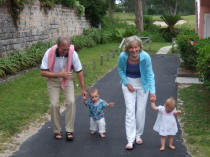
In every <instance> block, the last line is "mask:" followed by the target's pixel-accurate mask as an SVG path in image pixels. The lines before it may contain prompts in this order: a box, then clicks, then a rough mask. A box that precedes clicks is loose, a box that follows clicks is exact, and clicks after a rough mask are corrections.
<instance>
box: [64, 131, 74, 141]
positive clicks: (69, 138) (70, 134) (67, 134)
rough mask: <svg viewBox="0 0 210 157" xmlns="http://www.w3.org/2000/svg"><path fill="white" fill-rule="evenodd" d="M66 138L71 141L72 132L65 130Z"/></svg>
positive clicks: (72, 137)
mask: <svg viewBox="0 0 210 157" xmlns="http://www.w3.org/2000/svg"><path fill="white" fill-rule="evenodd" d="M66 140H67V141H73V140H74V136H73V133H72V132H66Z"/></svg>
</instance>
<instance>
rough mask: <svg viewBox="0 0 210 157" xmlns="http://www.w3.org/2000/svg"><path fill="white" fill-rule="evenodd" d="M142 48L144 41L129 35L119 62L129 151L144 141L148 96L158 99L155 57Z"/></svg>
mask: <svg viewBox="0 0 210 157" xmlns="http://www.w3.org/2000/svg"><path fill="white" fill-rule="evenodd" d="M142 47H143V45H142V41H141V39H140V38H138V37H137V36H131V37H128V38H126V40H125V49H124V51H125V52H121V54H120V56H119V58H118V64H117V69H118V72H119V74H120V78H121V83H122V91H123V95H124V99H125V106H126V115H125V129H126V136H127V141H128V143H127V145H126V146H125V148H126V149H127V150H131V149H133V144H134V142H136V144H142V143H143V140H142V139H141V135H142V134H143V130H144V123H145V109H146V103H147V98H148V95H149V94H150V101H151V102H155V101H156V95H155V80H154V73H153V70H152V62H151V58H150V56H149V54H148V53H146V52H145V51H144V50H142Z"/></svg>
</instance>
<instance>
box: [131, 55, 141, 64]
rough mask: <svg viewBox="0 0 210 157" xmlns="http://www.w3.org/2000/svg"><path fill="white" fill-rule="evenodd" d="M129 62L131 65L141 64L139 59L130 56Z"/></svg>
mask: <svg viewBox="0 0 210 157" xmlns="http://www.w3.org/2000/svg"><path fill="white" fill-rule="evenodd" d="M128 62H129V63H130V64H139V57H137V58H133V57H132V56H129V57H128Z"/></svg>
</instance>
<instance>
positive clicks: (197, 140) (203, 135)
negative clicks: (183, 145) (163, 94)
mask: <svg viewBox="0 0 210 157" xmlns="http://www.w3.org/2000/svg"><path fill="white" fill-rule="evenodd" d="M178 95H179V99H181V100H182V101H183V104H182V105H180V106H179V108H180V107H181V109H182V111H183V113H182V114H181V123H182V124H183V126H182V128H183V130H184V138H185V139H186V141H187V146H188V148H189V149H190V152H191V153H192V155H193V156H197V157H207V156H210V149H209V148H210V123H209V121H210V97H209V96H210V91H208V90H206V89H204V88H203V87H202V86H200V85H192V86H190V87H187V88H183V89H180V90H179V92H178Z"/></svg>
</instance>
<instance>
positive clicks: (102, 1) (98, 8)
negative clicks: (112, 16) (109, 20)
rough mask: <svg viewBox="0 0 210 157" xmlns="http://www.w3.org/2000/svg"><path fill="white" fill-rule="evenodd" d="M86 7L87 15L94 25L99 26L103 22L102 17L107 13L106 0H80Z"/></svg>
mask: <svg viewBox="0 0 210 157" xmlns="http://www.w3.org/2000/svg"><path fill="white" fill-rule="evenodd" d="M79 1H80V3H81V4H82V5H83V6H84V7H85V16H86V18H87V19H88V20H90V23H91V25H92V26H94V27H98V26H99V24H100V23H101V22H102V18H103V17H104V16H105V15H106V11H107V8H108V6H107V2H106V0H79Z"/></svg>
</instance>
